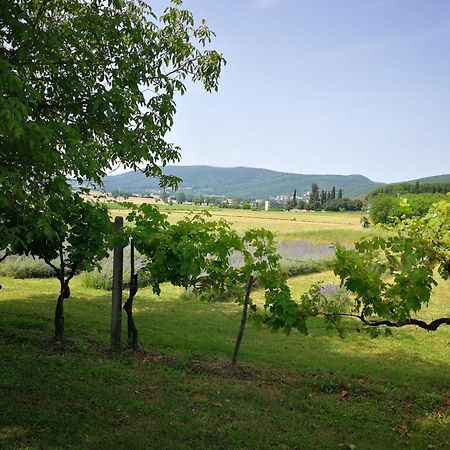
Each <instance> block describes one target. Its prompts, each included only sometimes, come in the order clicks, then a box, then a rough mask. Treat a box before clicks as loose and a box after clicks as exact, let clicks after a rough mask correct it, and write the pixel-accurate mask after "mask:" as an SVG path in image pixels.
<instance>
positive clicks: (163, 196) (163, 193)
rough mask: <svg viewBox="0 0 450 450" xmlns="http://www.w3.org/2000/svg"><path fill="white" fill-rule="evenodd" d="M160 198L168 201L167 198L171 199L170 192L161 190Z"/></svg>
mask: <svg viewBox="0 0 450 450" xmlns="http://www.w3.org/2000/svg"><path fill="white" fill-rule="evenodd" d="M159 198H160V199H161V200H162V201H163V202H164V203H166V202H167V200H168V199H169V194H168V193H167V192H166V191H165V190H164V191H162V192H161V194H160V195H159Z"/></svg>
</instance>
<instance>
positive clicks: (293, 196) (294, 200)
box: [292, 189, 297, 208]
mask: <svg viewBox="0 0 450 450" xmlns="http://www.w3.org/2000/svg"><path fill="white" fill-rule="evenodd" d="M292 207H293V208H296V207H297V189H294V194H293V195H292Z"/></svg>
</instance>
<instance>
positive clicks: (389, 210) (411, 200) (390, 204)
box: [370, 193, 449, 224]
mask: <svg viewBox="0 0 450 450" xmlns="http://www.w3.org/2000/svg"><path fill="white" fill-rule="evenodd" d="M448 199H449V197H448V195H445V194H432V193H425V194H405V195H401V196H400V195H399V196H396V195H383V194H377V195H376V196H374V197H373V198H372V200H371V204H370V218H371V220H372V222H373V223H384V224H394V223H395V222H396V221H397V220H399V219H403V218H413V217H424V216H425V215H426V214H427V213H428V211H429V210H430V208H431V205H433V203H437V202H439V201H449V200H448Z"/></svg>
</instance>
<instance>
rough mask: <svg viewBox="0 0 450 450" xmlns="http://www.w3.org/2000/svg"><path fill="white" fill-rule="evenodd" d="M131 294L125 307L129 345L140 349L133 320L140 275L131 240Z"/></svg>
mask: <svg viewBox="0 0 450 450" xmlns="http://www.w3.org/2000/svg"><path fill="white" fill-rule="evenodd" d="M130 266H131V270H130V272H131V273H130V294H129V296H128V300H127V301H126V302H125V304H124V305H123V309H124V310H125V312H126V313H127V325H128V345H129V346H131V347H132V348H133V349H135V350H136V349H137V347H138V330H137V328H136V324H135V323H134V318H133V300H134V296H135V295H136V293H137V291H138V275H137V273H135V272H134V242H133V239H131V242H130Z"/></svg>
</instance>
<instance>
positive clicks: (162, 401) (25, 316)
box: [0, 272, 450, 449]
mask: <svg viewBox="0 0 450 450" xmlns="http://www.w3.org/2000/svg"><path fill="white" fill-rule="evenodd" d="M318 280H324V281H326V282H331V281H333V280H334V276H333V275H332V274H331V273H330V272H325V273H321V274H314V275H309V276H304V277H298V278H293V279H291V280H290V284H291V287H292V290H293V292H294V296H295V297H296V298H297V297H298V296H299V295H300V294H301V293H302V292H304V290H305V289H307V288H308V286H309V285H310V284H311V283H312V282H315V281H318ZM0 284H2V285H3V289H2V290H1V291H0V340H1V342H0V448H30V449H34V448H61V449H63V448H64V449H65V448H77V449H78V448H96V449H99V448H100V449H103V448H105V449H109V448H112V449H114V448H123V449H134V448H137V449H140V448H142V449H144V448H150V449H186V448H193V449H386V448H390V449H404V448H412V449H444V448H449V446H450V437H449V433H448V431H449V427H450V420H449V408H450V355H449V349H450V330H449V328H448V327H447V328H442V329H440V330H438V331H437V332H435V333H427V332H425V331H421V330H417V329H414V328H411V327H410V328H404V329H401V330H395V331H394V335H393V336H391V337H389V338H386V337H380V338H377V339H371V338H370V337H368V336H367V335H366V334H365V333H363V332H358V331H357V329H356V328H357V326H356V324H355V323H353V322H351V321H349V322H348V330H347V334H346V336H345V337H344V338H343V339H342V338H340V337H338V336H337V335H336V333H335V332H332V331H327V330H325V328H324V326H323V323H322V322H321V321H319V320H315V321H312V322H311V324H310V329H311V332H310V335H309V336H302V335H300V334H298V333H296V332H293V333H292V334H291V335H290V336H286V335H284V334H273V333H271V332H269V331H268V330H266V329H264V328H261V329H258V328H257V327H256V325H255V324H254V323H250V324H249V325H248V328H247V330H246V332H245V336H244V340H243V345H242V351H241V355H240V362H239V366H238V368H237V369H236V370H232V369H231V367H230V365H229V360H230V357H231V353H232V349H233V344H234V339H235V336H236V333H237V330H238V326H239V320H240V310H239V307H238V306H237V305H235V304H233V303H210V304H205V303H199V302H196V301H194V300H192V299H189V296H186V295H183V291H181V290H180V289H177V288H174V287H171V286H164V289H163V292H162V294H161V296H160V297H157V296H154V295H152V294H151V292H150V291H149V290H148V289H144V290H142V291H140V292H139V293H138V296H137V297H136V313H135V316H136V323H137V326H138V328H139V333H140V335H139V340H140V342H141V345H142V350H141V351H139V352H131V351H128V350H125V349H124V350H123V351H121V352H119V353H118V354H114V353H112V352H110V351H109V350H108V339H109V337H108V333H109V316H110V294H109V293H108V292H105V291H96V290H92V289H86V288H84V287H83V286H81V284H80V279H79V278H75V279H74V281H73V287H72V297H71V299H70V300H68V301H67V302H66V314H65V318H66V338H67V341H66V344H65V345H63V346H56V345H55V344H54V343H53V341H52V333H53V323H52V316H53V311H54V304H55V298H56V295H57V291H58V286H57V283H56V282H55V280H12V279H7V278H1V279H0ZM260 296H261V295H260V293H258V292H257V293H256V297H257V298H258V297H260ZM449 300H450V282H449V281H441V282H440V284H439V286H438V288H437V289H436V292H435V294H434V296H433V300H432V302H431V303H430V308H429V309H428V310H427V311H425V312H423V314H421V317H425V318H434V317H438V316H440V315H444V314H446V315H448V314H450V307H449V304H450V301H449ZM124 328H125V318H124ZM123 340H124V341H125V340H126V336H125V330H124V332H123Z"/></svg>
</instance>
